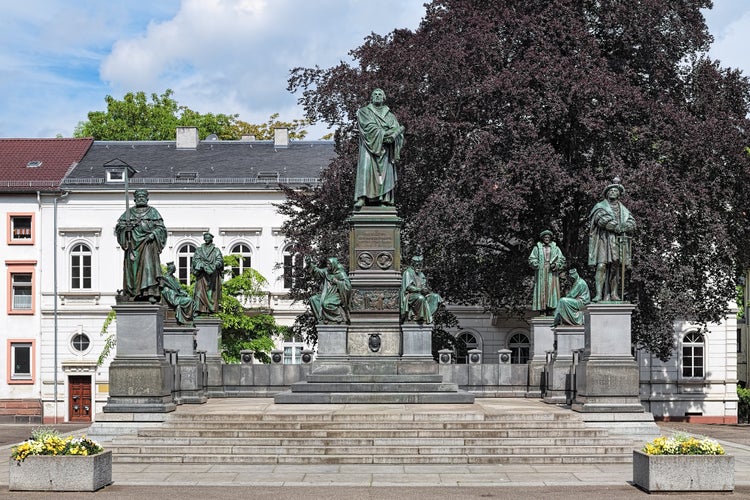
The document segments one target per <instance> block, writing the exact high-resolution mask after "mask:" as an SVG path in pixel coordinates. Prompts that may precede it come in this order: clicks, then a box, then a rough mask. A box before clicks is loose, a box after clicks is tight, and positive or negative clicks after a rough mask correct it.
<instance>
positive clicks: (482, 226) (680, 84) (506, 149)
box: [282, 0, 750, 359]
mask: <svg viewBox="0 0 750 500" xmlns="http://www.w3.org/2000/svg"><path fill="white" fill-rule="evenodd" d="M710 6H711V2H710V0H687V1H686V0H641V1H639V2H623V1H620V0H558V1H555V2H549V1H547V0H507V1H502V2H485V1H477V0H434V1H433V2H431V3H430V4H428V5H427V6H426V13H425V15H424V18H423V20H422V22H421V24H420V25H419V27H418V28H417V29H416V30H414V31H411V30H405V29H397V30H394V31H393V32H391V33H389V34H387V35H384V36H381V35H377V34H371V35H370V36H369V37H367V38H366V39H365V41H364V43H363V45H362V46H360V47H357V48H355V49H354V50H352V51H351V55H352V57H353V60H354V62H353V63H352V64H348V63H343V62H342V63H341V64H339V65H337V66H334V67H331V68H327V69H321V68H317V67H315V68H297V69H294V70H293V71H292V73H291V77H290V80H289V89H290V90H291V91H297V92H301V98H300V102H301V103H302V104H303V105H304V106H305V109H306V113H307V118H308V119H310V120H315V121H323V122H326V123H328V124H330V125H332V126H335V127H337V133H336V136H335V139H336V150H337V153H338V156H337V158H336V159H335V160H334V161H333V162H332V163H331V164H330V166H329V167H328V168H327V169H326V170H325V171H324V172H323V181H324V182H323V185H322V187H320V188H319V189H316V190H314V191H312V192H310V191H308V192H298V193H295V192H291V191H290V192H289V195H290V198H289V201H288V202H287V203H286V205H285V206H284V207H283V208H282V209H283V211H284V212H285V213H286V215H287V216H289V222H288V223H287V224H286V227H285V230H286V232H287V234H288V235H289V237H290V238H291V239H292V241H294V242H295V243H296V244H297V245H298V249H299V250H300V251H303V252H304V251H307V252H319V253H321V255H337V256H339V257H340V258H342V259H344V258H346V253H347V250H346V248H347V246H346V241H347V237H346V228H345V224H344V221H345V219H346V217H347V216H348V215H349V214H350V211H351V204H352V203H351V200H352V192H353V184H354V173H355V165H356V164H357V161H356V155H357V138H356V136H355V135H356V134H355V133H354V132H355V127H356V120H355V113H356V110H357V108H358V107H360V106H362V105H363V104H364V103H366V102H367V100H368V96H369V94H370V92H372V90H373V89H375V88H378V87H379V88H382V89H384V91H385V92H386V94H387V95H388V104H389V106H390V108H391V109H392V110H393V111H394V113H396V114H397V116H398V117H399V121H400V122H401V123H402V124H403V125H404V126H405V128H406V135H405V139H406V144H405V145H404V147H403V150H402V154H401V161H400V164H399V165H398V184H397V186H396V200H397V206H398V211H399V215H400V216H401V217H402V218H403V219H404V220H405V225H404V228H403V237H402V239H403V242H404V247H405V249H404V253H405V255H410V254H411V253H413V251H414V249H415V248H417V246H420V247H421V248H422V249H423V251H424V258H425V268H426V272H427V273H428V274H429V276H430V279H431V283H432V285H433V287H434V288H435V289H436V290H437V291H439V292H440V294H441V295H442V296H443V297H444V298H445V299H446V301H448V302H454V303H473V304H481V305H483V306H485V307H486V308H487V309H488V310H492V311H495V312H498V313H500V312H505V313H507V314H517V313H518V312H519V311H520V310H522V309H523V308H528V306H529V304H530V300H531V299H530V297H531V273H530V272H529V270H528V266H527V265H526V260H527V258H528V255H529V252H530V250H531V248H532V246H533V245H534V243H535V238H536V236H537V235H538V234H539V232H540V230H542V229H545V228H551V229H552V231H553V233H554V234H555V239H556V240H557V241H558V244H559V245H560V247H561V248H562V251H563V253H564V254H565V256H566V257H567V259H568V267H576V268H578V270H579V271H580V272H581V274H582V277H584V278H585V279H586V280H587V281H588V282H589V283H593V271H592V270H591V269H590V268H588V266H587V258H586V257H587V251H588V225H589V221H588V215H589V211H590V210H591V208H592V206H593V205H594V204H595V203H596V202H598V201H600V199H601V193H602V190H603V188H604V187H605V186H606V185H607V184H609V183H611V182H612V179H613V178H614V177H615V176H618V177H620V178H621V182H622V184H623V185H624V187H625V193H624V194H623V202H624V203H625V204H626V205H627V207H628V208H629V209H630V211H631V212H632V213H633V214H634V216H635V217H636V219H637V220H638V228H637V231H636V233H635V234H634V235H633V236H634V237H633V240H632V244H633V268H632V271H629V272H628V273H627V281H626V290H625V299H626V300H628V301H630V302H633V303H634V304H635V305H636V306H637V307H636V310H635V312H634V319H633V332H634V339H633V340H634V342H635V343H636V344H637V345H638V346H645V347H646V348H648V349H649V350H651V351H652V352H654V353H656V354H657V355H659V356H660V357H661V358H663V359H666V358H667V357H669V356H670V354H671V351H672V349H673V343H674V342H673V331H674V329H673V324H674V321H675V320H677V319H690V320H693V321H698V322H710V321H716V320H719V319H720V318H721V317H722V316H723V315H724V314H726V313H727V311H728V306H729V305H730V303H732V302H733V300H734V298H735V294H736V289H735V287H736V284H737V278H738V276H740V274H741V271H742V270H743V269H745V268H746V267H747V266H748V258H750V252H747V248H748V247H749V246H750V240H749V239H748V229H750V225H749V224H748V218H747V213H748V210H749V209H750V207H748V200H750V196H748V195H749V194H750V193H748V189H749V188H750V183H748V182H747V180H748V179H750V161H749V159H748V150H747V146H748V137H747V134H748V131H749V130H750V123H748V119H747V115H748V111H749V109H748V105H749V97H750V93H749V89H750V87H749V85H748V80H747V79H746V78H745V77H744V76H743V75H742V74H741V73H740V72H738V71H736V70H732V69H729V68H724V67H722V65H721V63H720V62H718V61H713V60H711V59H709V58H708V56H707V54H706V51H707V49H708V47H709V44H710V43H711V41H712V40H711V37H710V35H709V33H708V30H707V27H706V24H705V20H704V17H703V15H702V13H701V9H703V8H708V7H710ZM313 249H314V250H313ZM567 286H569V285H566V287H567ZM300 291H302V290H300Z"/></svg>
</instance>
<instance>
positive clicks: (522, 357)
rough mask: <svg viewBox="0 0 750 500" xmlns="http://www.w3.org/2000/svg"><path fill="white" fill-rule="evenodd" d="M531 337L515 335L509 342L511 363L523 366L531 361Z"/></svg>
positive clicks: (521, 334) (520, 334)
mask: <svg viewBox="0 0 750 500" xmlns="http://www.w3.org/2000/svg"><path fill="white" fill-rule="evenodd" d="M530 346H531V344H530V343H529V337H527V336H526V335H524V334H523V333H516V334H514V335H513V336H512V337H511V338H510V340H508V349H510V362H511V363H512V364H515V365H522V364H524V363H528V361H529V347H530Z"/></svg>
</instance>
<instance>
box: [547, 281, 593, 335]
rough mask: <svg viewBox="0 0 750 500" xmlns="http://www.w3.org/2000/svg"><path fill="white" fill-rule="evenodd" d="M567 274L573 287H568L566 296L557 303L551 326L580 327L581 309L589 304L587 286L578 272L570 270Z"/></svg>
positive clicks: (581, 320)
mask: <svg viewBox="0 0 750 500" xmlns="http://www.w3.org/2000/svg"><path fill="white" fill-rule="evenodd" d="M568 274H569V276H570V278H571V279H572V280H573V286H571V287H570V290H568V293H567V295H565V297H563V298H561V299H560V301H559V302H558V303H557V309H555V319H554V321H553V322H552V326H557V325H582V324H583V311H581V308H582V307H583V306H585V305H586V304H588V303H590V302H591V292H590V291H589V285H588V284H587V283H586V282H585V281H584V280H583V278H581V277H580V276H579V275H578V270H577V269H571V270H570V271H568Z"/></svg>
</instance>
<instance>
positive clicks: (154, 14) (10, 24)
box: [0, 0, 750, 139]
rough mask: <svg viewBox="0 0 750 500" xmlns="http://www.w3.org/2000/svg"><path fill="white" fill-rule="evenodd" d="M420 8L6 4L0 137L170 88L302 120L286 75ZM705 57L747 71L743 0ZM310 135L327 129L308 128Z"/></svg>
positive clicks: (333, 57) (225, 108)
mask: <svg viewBox="0 0 750 500" xmlns="http://www.w3.org/2000/svg"><path fill="white" fill-rule="evenodd" d="M424 2H425V0H377V1H374V0H106V1H102V0H23V1H10V0H4V1H3V2H2V8H1V9H0V12H2V15H1V16H0V137H26V138H35V137H55V136H57V135H61V136H63V137H71V136H72V134H73V130H74V128H75V126H76V125H77V124H78V123H79V122H80V121H83V120H85V119H86V115H87V113H88V112H89V111H94V110H105V109H106V105H105V101H104V98H105V96H107V95H111V96H113V97H115V98H116V99H122V97H123V95H124V94H125V93H127V92H131V91H132V92H135V91H139V90H142V91H144V92H146V93H147V94H151V93H157V94H161V93H163V92H164V91H165V90H166V89H168V88H171V89H172V90H173V91H174V96H173V98H174V99H176V100H177V102H178V103H179V104H180V105H184V106H187V107H189V108H190V109H193V110H194V111H198V112H200V113H226V114H233V113H238V114H239V115H240V119H241V120H244V121H247V122H250V123H263V122H265V121H267V120H268V118H269V116H270V115H271V114H273V113H279V115H280V116H279V118H280V119H281V120H284V121H291V120H293V119H297V118H302V117H303V110H302V108H301V107H300V106H299V105H297V99H298V97H299V96H296V95H293V94H291V93H290V92H289V91H287V80H288V78H289V71H290V69H291V68H294V67H314V66H320V67H321V68H329V67H331V66H334V65H336V64H338V63H339V62H340V61H346V62H349V61H350V58H349V55H348V54H349V51H350V50H352V49H354V48H356V47H358V46H360V45H361V44H362V42H363V41H364V38H365V37H366V36H367V35H368V34H370V33H373V32H374V33H378V34H381V35H385V34H387V33H389V32H391V31H393V30H394V29H397V28H408V29H416V28H417V26H418V25H419V21H420V20H421V18H422V16H423V15H424V5H423V4H424ZM704 15H705V16H706V20H707V23H708V26H709V30H710V31H711V34H712V35H713V36H714V39H715V41H714V44H713V45H712V48H711V52H710V55H711V57H713V58H715V59H719V60H720V61H722V65H723V66H725V67H727V66H728V67H732V68H739V69H741V70H742V71H743V73H745V74H746V75H750V51H748V50H747V47H750V0H714V8H713V9H712V10H710V11H705V12H704ZM308 130H309V134H308V136H307V139H319V138H320V137H322V136H323V135H324V134H325V133H326V132H327V130H326V128H325V126H324V125H314V126H311V127H309V128H308Z"/></svg>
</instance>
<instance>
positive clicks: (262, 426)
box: [168, 420, 606, 431]
mask: <svg viewBox="0 0 750 500" xmlns="http://www.w3.org/2000/svg"><path fill="white" fill-rule="evenodd" d="M539 424H543V425H545V426H546V427H545V428H544V429H540V428H539ZM168 428H173V429H215V430H227V429H229V430H249V429H252V430H279V431H283V430H299V431H307V430H309V431H329V430H365V431H369V430H414V429H417V430H508V429H538V430H541V431H546V430H551V429H581V428H583V426H582V424H581V423H580V422H575V421H566V420H560V421H554V420H553V421H522V420H519V421H510V422H497V421H466V422H412V421H381V422H346V421H341V422H309V421H306V422H290V421H287V422H267V421H263V422H254V423H252V424H251V425H249V424H246V423H243V422H235V421H208V422H207V421H201V422H190V421H181V422H171V424H170V425H169V427H168ZM602 430H605V431H606V429H602Z"/></svg>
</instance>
